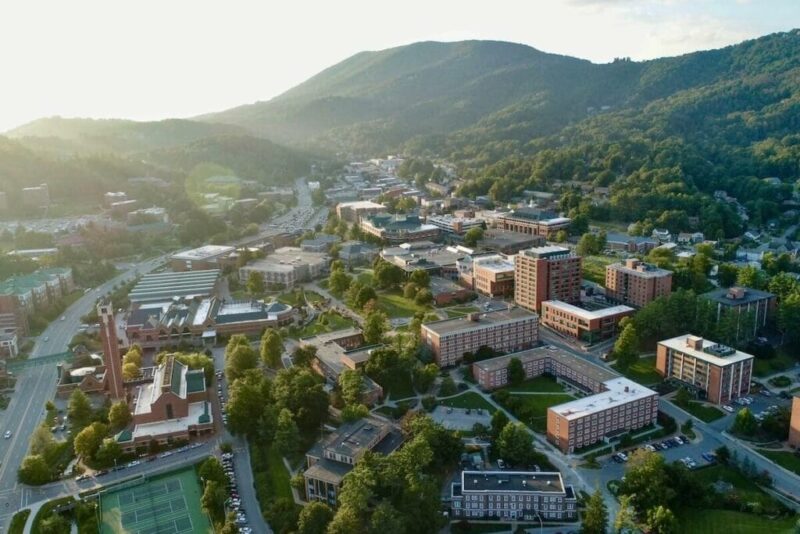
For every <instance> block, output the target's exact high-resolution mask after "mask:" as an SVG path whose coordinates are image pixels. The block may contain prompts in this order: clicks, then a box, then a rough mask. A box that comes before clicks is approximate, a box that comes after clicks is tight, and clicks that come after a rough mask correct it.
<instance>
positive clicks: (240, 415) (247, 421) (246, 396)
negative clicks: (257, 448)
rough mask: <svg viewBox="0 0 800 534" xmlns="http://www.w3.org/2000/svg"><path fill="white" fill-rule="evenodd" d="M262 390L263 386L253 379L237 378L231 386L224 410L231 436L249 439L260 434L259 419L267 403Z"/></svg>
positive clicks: (267, 398) (267, 399)
mask: <svg viewBox="0 0 800 534" xmlns="http://www.w3.org/2000/svg"><path fill="white" fill-rule="evenodd" d="M263 380H264V381H266V379H263ZM264 389H265V386H264V385H263V384H262V383H261V382H259V381H257V380H255V379H245V378H239V379H237V380H235V381H234V382H233V384H231V386H230V388H229V390H228V404H227V407H226V410H227V414H228V429H229V430H230V431H231V433H232V434H235V435H243V436H247V437H248V438H251V439H252V438H255V437H256V436H258V435H259V434H260V431H261V425H260V422H261V418H262V416H263V415H264V412H265V410H266V409H267V408H266V403H267V402H268V401H269V397H268V396H267V395H265V394H264V393H265V391H264Z"/></svg>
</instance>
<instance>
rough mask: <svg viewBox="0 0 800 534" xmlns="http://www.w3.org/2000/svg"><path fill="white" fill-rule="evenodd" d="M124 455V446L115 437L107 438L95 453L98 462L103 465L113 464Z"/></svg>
mask: <svg viewBox="0 0 800 534" xmlns="http://www.w3.org/2000/svg"><path fill="white" fill-rule="evenodd" d="M121 457H122V447H121V446H120V444H119V443H117V440H115V439H114V438H105V439H104V440H103V443H101V444H100V447H99V448H98V449H97V452H96V453H95V459H96V460H97V463H99V464H100V465H103V466H110V465H113V464H114V462H115V461H117V460H119V459H120V458H121Z"/></svg>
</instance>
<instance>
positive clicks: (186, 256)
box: [172, 245, 236, 260]
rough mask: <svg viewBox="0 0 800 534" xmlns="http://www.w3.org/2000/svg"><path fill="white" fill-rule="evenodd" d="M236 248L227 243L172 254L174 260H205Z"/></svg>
mask: <svg viewBox="0 0 800 534" xmlns="http://www.w3.org/2000/svg"><path fill="white" fill-rule="evenodd" d="M234 250H236V248H235V247H230V246H227V245H205V246H202V247H198V248H194V249H191V250H185V251H183V252H178V253H177V254H173V255H172V259H173V260H204V259H208V258H214V257H216V256H221V255H222V254H229V253H231V252H233V251H234Z"/></svg>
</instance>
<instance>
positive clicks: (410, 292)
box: [403, 282, 419, 299]
mask: <svg viewBox="0 0 800 534" xmlns="http://www.w3.org/2000/svg"><path fill="white" fill-rule="evenodd" d="M417 291H419V288H418V287H417V284H415V283H414V282H408V283H407V284H406V285H404V286H403V297H404V298H407V299H414V298H415V297H416V296H417Z"/></svg>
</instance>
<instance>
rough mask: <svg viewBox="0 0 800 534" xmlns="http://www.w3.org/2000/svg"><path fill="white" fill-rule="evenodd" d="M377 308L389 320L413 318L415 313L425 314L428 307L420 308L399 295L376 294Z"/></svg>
mask: <svg viewBox="0 0 800 534" xmlns="http://www.w3.org/2000/svg"><path fill="white" fill-rule="evenodd" d="M378 307H379V308H380V309H381V310H383V312H384V313H385V314H386V315H388V316H389V318H390V319H394V318H397V317H413V316H414V314H415V313H417V312H427V311H428V310H430V309H431V308H430V306H420V305H419V304H417V303H416V302H414V301H413V300H411V299H407V298H405V297H404V296H403V295H402V294H401V293H386V292H380V293H378Z"/></svg>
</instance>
